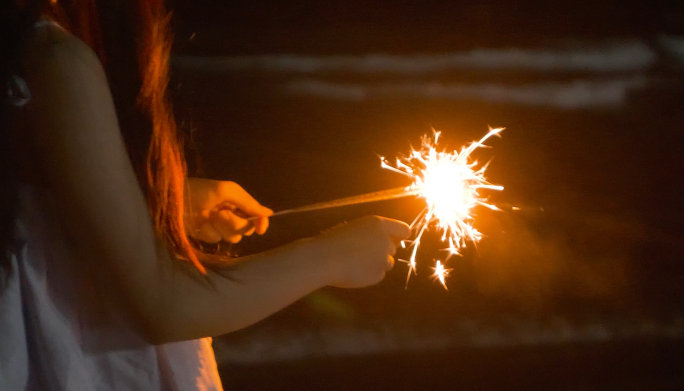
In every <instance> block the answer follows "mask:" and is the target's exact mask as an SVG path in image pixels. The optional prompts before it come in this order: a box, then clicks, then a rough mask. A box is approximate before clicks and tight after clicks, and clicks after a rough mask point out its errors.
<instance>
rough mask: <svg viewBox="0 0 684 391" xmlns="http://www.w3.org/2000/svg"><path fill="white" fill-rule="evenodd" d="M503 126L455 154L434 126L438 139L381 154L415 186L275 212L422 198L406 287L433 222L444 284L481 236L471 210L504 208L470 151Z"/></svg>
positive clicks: (410, 242) (413, 225) (483, 167)
mask: <svg viewBox="0 0 684 391" xmlns="http://www.w3.org/2000/svg"><path fill="white" fill-rule="evenodd" d="M503 130H504V128H496V129H491V128H490V129H489V132H488V133H487V134H486V135H485V136H484V137H482V138H481V139H480V140H479V141H475V142H472V143H470V144H469V145H467V146H464V147H462V148H461V150H460V151H453V152H451V153H449V152H444V151H442V152H439V151H438V150H437V148H436V147H437V144H438V142H439V136H440V132H436V131H435V132H434V139H430V138H429V137H427V136H423V138H422V139H421V141H422V142H421V148H420V149H419V150H414V149H412V150H411V153H410V154H409V155H408V156H402V157H399V158H397V160H396V164H395V165H394V166H392V165H390V164H389V163H388V161H387V160H386V159H385V158H383V157H380V161H381V167H382V168H385V169H388V170H390V171H393V172H396V173H399V174H402V175H404V176H407V177H409V178H410V179H411V180H412V181H413V182H412V183H411V185H409V186H406V187H399V188H395V189H388V190H383V191H378V192H374V193H368V194H362V195H358V196H353V197H347V198H341V199H338V200H333V201H327V202H321V203H317V204H312V205H306V206H302V207H299V208H293V209H287V210H283V211H280V212H276V213H274V214H273V215H272V216H278V215H284V214H291V213H298V212H305V211H312V210H320V209H328V208H335V207H340V206H346V205H355V204H361V203H366V202H375V201H384V200H390V199H395V198H401V197H410V196H417V197H419V198H422V199H423V200H424V201H425V203H426V206H425V208H424V209H423V210H422V211H421V212H420V213H419V214H418V216H417V217H416V218H415V220H414V221H413V223H411V226H410V227H411V229H412V230H413V232H414V233H415V237H414V239H413V240H407V241H403V242H402V243H401V245H402V247H403V248H409V249H411V257H410V258H409V260H408V261H405V262H407V263H408V264H409V270H408V276H407V277H406V284H407V286H408V282H409V279H410V278H411V273H413V274H417V270H416V265H417V264H416V256H417V253H418V248H419V247H420V241H421V238H422V237H423V234H425V232H426V231H427V230H428V229H429V228H430V227H435V228H436V229H437V230H438V231H440V232H441V234H442V237H441V240H442V242H444V243H446V244H447V245H448V247H447V248H445V249H444V250H445V251H446V252H447V256H446V258H445V259H444V261H443V262H442V261H440V260H437V261H436V264H435V267H434V268H433V269H434V274H433V277H435V278H437V279H438V280H439V281H440V282H441V283H442V285H443V286H444V288H445V289H446V287H447V286H446V277H447V275H448V274H449V271H450V270H451V269H447V268H445V264H446V262H448V261H449V259H450V258H451V257H452V256H454V255H460V254H461V253H460V251H461V249H463V248H464V247H465V245H466V241H468V240H470V241H471V242H473V243H476V242H478V241H480V239H482V233H480V232H479V231H478V230H477V229H476V228H475V227H474V226H473V221H474V215H473V209H474V208H475V207H477V206H484V207H486V208H489V209H492V210H500V209H499V208H498V207H497V206H495V205H492V204H489V203H487V199H486V198H484V197H482V196H480V194H479V192H480V190H482V189H485V190H503V186H498V185H493V184H491V183H489V182H488V181H487V179H486V178H485V176H484V173H485V170H486V169H487V166H488V165H489V163H486V164H484V165H479V164H478V162H477V161H475V160H473V159H472V158H471V156H470V155H471V154H472V153H473V152H474V151H475V150H476V149H478V148H484V147H486V145H485V144H484V143H485V141H487V139H489V138H490V137H492V136H499V134H500V133H501V131H503ZM499 206H502V205H499ZM509 207H510V208H511V210H520V208H519V207H516V206H509ZM252 219H254V218H252ZM407 243H408V246H407Z"/></svg>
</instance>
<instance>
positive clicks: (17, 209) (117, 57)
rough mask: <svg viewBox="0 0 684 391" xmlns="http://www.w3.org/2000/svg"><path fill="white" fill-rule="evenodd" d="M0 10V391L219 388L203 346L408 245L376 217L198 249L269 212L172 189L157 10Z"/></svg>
mask: <svg viewBox="0 0 684 391" xmlns="http://www.w3.org/2000/svg"><path fill="white" fill-rule="evenodd" d="M2 7H4V9H2V10H0V15H1V16H0V18H2V19H4V20H1V21H0V29H2V30H3V31H2V34H1V35H0V40H1V41H2V42H1V44H2V46H0V51H1V52H0V61H1V64H0V77H2V82H3V83H4V84H3V85H6V86H7V90H6V94H5V95H6V96H4V100H3V105H2V110H1V113H2V116H1V117H0V121H1V126H2V127H1V128H0V148H2V150H1V151H0V153H2V155H3V160H2V161H3V165H2V168H1V171H0V181H1V183H0V186H1V188H2V189H3V191H2V194H1V197H2V198H0V239H1V240H0V245H1V246H2V250H3V251H2V253H0V255H2V257H1V258H0V260H1V262H2V293H1V294H0V311H2V318H0V319H1V320H0V333H2V335H3V342H2V344H0V362H2V364H3V365H2V367H1V369H0V389H2V390H14V389H40V390H49V389H59V390H62V389H64V390H66V389H68V390H81V389H84V390H108V389H126V390H138V389H139V390H154V389H178V390H186V389H220V388H221V385H220V380H219V379H218V375H217V373H216V365H215V362H214V359H213V353H212V351H211V347H210V339H209V337H212V336H215V335H220V334H224V333H228V332H231V331H234V330H237V329H240V328H243V327H245V326H247V325H250V324H252V323H254V322H256V321H259V320H260V319H263V318H264V317H266V316H268V315H270V314H272V313H274V312H276V311H278V310H280V309H281V308H283V307H285V306H287V305H289V304H290V303H292V302H294V301H295V300H297V299H299V298H301V297H302V296H304V295H306V294H308V293H310V292H312V291H313V290H316V289H318V288H321V287H323V286H338V287H347V288H355V287H364V286H368V285H372V284H375V283H377V282H379V281H380V280H382V278H383V277H384V275H385V272H386V271H387V270H389V269H391V268H392V266H393V259H392V256H391V255H392V254H393V253H394V250H395V243H396V242H397V241H398V240H401V239H403V238H405V237H406V236H407V235H408V232H409V230H408V227H407V226H406V224H404V223H401V222H398V221H394V220H388V219H384V218H379V217H367V218H363V219H360V220H357V221H354V222H351V223H349V224H346V225H342V226H339V227H336V228H334V229H332V230H330V231H328V232H326V233H324V234H322V235H320V236H318V237H316V238H309V239H304V240H300V241H297V242H294V243H291V244H289V245H287V246H284V247H281V248H277V249H275V250H271V251H268V252H265V253H261V254H257V255H253V256H249V257H243V258H238V259H228V258H224V257H220V256H218V255H212V254H207V253H204V252H202V251H201V250H200V249H199V248H200V246H197V244H201V242H218V241H220V240H226V241H230V242H237V241H239V240H240V239H241V237H242V236H243V235H250V234H252V233H253V232H257V233H259V234H263V233H264V232H265V231H266V229H267V227H268V216H269V215H270V214H271V213H272V212H271V211H270V210H269V209H268V208H265V207H263V206H261V205H260V204H259V203H258V202H257V201H255V200H254V199H253V198H252V197H251V196H250V195H249V194H247V193H246V192H245V191H244V190H243V189H242V188H241V187H240V186H238V185H237V184H235V183H232V182H224V181H213V180H206V179H198V178H186V174H185V163H184V160H183V157H182V148H181V147H180V144H179V142H178V140H177V135H176V128H175V123H174V120H173V115H172V114H171V111H170V108H169V103H168V98H167V96H166V84H167V81H168V76H167V71H168V70H167V67H168V56H169V52H170V45H171V44H170V38H169V35H168V32H167V25H168V21H169V17H168V14H167V13H166V12H165V11H164V8H163V5H162V4H161V2H160V1H159V0H147V1H140V2H139V3H136V2H132V1H131V2H122V1H117V0H97V1H96V0H71V1H69V2H67V1H66V0H65V2H64V4H62V3H60V1H55V0H51V1H47V0H33V1H31V0H23V1H17V2H16V3H13V2H11V1H10V2H3V6H2ZM98 15H100V17H99V18H98ZM249 218H257V219H249Z"/></svg>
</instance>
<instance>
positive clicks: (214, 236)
mask: <svg viewBox="0 0 684 391" xmlns="http://www.w3.org/2000/svg"><path fill="white" fill-rule="evenodd" d="M192 236H193V237H195V238H196V239H197V240H201V241H203V242H206V243H217V242H219V241H221V238H222V236H221V233H219V232H218V231H217V230H216V229H215V228H214V227H213V226H212V225H211V224H210V223H209V222H205V223H203V224H202V225H201V226H200V228H198V229H197V230H196V231H195V234H194V235H192Z"/></svg>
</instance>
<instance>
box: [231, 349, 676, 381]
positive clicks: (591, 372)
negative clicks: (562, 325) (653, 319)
mask: <svg viewBox="0 0 684 391" xmlns="http://www.w3.org/2000/svg"><path fill="white" fill-rule="evenodd" d="M221 378H222V379H223V382H224V387H225V388H226V389H227V390H241V391H247V390H260V391H264V390H330V391H332V390H393V391H400V390H504V389H505V390H562V391H571V390H577V391H579V390H582V391H593V390H653V391H656V390H663V391H664V390H668V391H670V390H684V342H682V341H664V340H653V341H629V342H609V343H600V344H578V345H562V346H547V347H527V348H514V347H512V348H499V349H478V348H471V349H458V350H450V351H444V352H432V353H420V354H418V353H401V354H391V355H380V356H365V357H335V358H323V359H314V360H302V361H294V362H285V363H275V364H262V365H249V366H241V365H225V366H223V367H222V368H221Z"/></svg>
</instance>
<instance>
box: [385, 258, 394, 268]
mask: <svg viewBox="0 0 684 391" xmlns="http://www.w3.org/2000/svg"><path fill="white" fill-rule="evenodd" d="M393 268H394V257H392V256H391V255H388V256H387V266H386V267H385V272H388V271H390V270H392V269H393Z"/></svg>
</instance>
